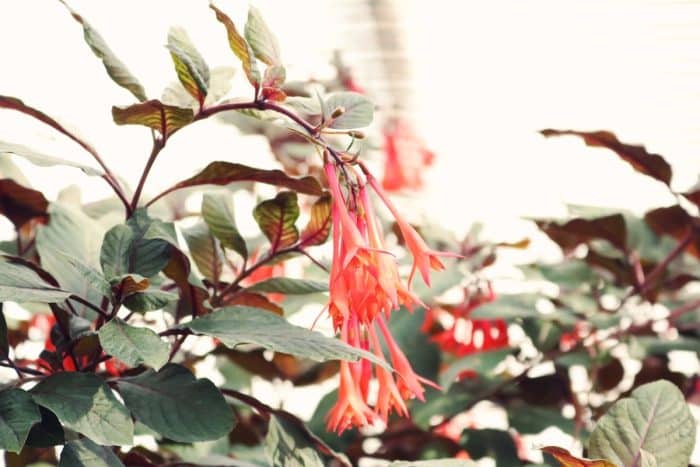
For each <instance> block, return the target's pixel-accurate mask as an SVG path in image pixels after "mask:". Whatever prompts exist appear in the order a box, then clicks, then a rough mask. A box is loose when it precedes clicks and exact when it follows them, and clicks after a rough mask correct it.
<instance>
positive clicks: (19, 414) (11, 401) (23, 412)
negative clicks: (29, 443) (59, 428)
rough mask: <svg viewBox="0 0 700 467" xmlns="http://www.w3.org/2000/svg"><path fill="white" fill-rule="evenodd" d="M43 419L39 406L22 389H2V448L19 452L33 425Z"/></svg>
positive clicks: (0, 419) (0, 424)
mask: <svg viewBox="0 0 700 467" xmlns="http://www.w3.org/2000/svg"><path fill="white" fill-rule="evenodd" d="M40 419H41V416H40V415H39V407H37V405H36V404H34V402H33V401H32V397H31V396H30V395H29V393H27V392H26V391H22V390H21V389H6V390H4V391H0V448H1V449H6V450H8V451H11V452H19V451H21V450H22V446H24V442H25V441H26V440H27V436H28V435H29V430H30V429H31V427H32V426H33V425H34V424H35V423H36V422H38V421H39V420H40Z"/></svg>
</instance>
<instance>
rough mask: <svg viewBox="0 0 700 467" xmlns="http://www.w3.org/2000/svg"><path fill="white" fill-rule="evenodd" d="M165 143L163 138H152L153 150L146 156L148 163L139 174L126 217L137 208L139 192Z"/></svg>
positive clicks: (141, 190)
mask: <svg viewBox="0 0 700 467" xmlns="http://www.w3.org/2000/svg"><path fill="white" fill-rule="evenodd" d="M165 141H166V140H165V137H163V138H157V137H156V136H154V137H153V148H152V149H151V154H150V155H149V156H148V161H147V162H146V167H145V168H144V169H143V174H141V178H140V179H139V184H138V185H137V187H136V191H135V192H134V197H133V198H132V199H131V207H130V212H129V215H128V217H131V215H132V214H133V213H134V212H135V211H136V209H137V208H138V207H139V199H140V198H141V192H143V187H144V185H145V184H146V179H147V178H148V174H149V173H150V172H151V168H152V167H153V164H154V163H155V161H156V158H157V157H158V154H160V151H161V150H162V149H163V148H164V147H165ZM149 204H150V203H149Z"/></svg>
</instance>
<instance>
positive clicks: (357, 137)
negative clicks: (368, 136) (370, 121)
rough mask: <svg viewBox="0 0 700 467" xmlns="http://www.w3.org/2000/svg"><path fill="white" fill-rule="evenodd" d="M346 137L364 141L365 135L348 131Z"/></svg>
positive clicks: (355, 131)
mask: <svg viewBox="0 0 700 467" xmlns="http://www.w3.org/2000/svg"><path fill="white" fill-rule="evenodd" d="M348 136H351V137H353V138H355V139H365V134H364V133H363V132H361V131H357V130H350V131H348Z"/></svg>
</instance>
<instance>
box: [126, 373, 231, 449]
mask: <svg viewBox="0 0 700 467" xmlns="http://www.w3.org/2000/svg"><path fill="white" fill-rule="evenodd" d="M117 386H118V387H119V391H120V392H121V394H122V396H123V397H124V402H125V403H126V405H127V407H129V409H130V410H131V412H132V413H133V414H134V417H136V419H137V420H139V421H140V422H141V423H143V424H144V425H146V426H147V427H149V428H151V429H153V430H155V431H156V432H158V433H160V434H161V435H163V436H164V437H166V438H170V439H172V440H173V441H178V442H183V443H191V442H195V441H207V440H213V439H218V438H221V437H222V436H225V435H227V434H228V433H229V432H230V431H231V429H232V428H233V413H232V412H231V409H230V408H229V407H228V405H227V404H226V401H225V400H224V397H223V396H222V395H221V393H220V392H219V390H218V389H217V388H216V386H214V384H213V383H212V382H211V381H209V380H208V379H195V377H194V375H192V373H190V372H189V370H187V369H186V368H184V367H182V366H180V365H175V364H173V363H169V364H167V365H165V366H164V367H163V368H161V369H160V371H158V372H154V371H153V370H148V371H146V372H144V373H142V374H140V375H138V376H134V377H132V378H122V379H120V380H119V382H118V383H117Z"/></svg>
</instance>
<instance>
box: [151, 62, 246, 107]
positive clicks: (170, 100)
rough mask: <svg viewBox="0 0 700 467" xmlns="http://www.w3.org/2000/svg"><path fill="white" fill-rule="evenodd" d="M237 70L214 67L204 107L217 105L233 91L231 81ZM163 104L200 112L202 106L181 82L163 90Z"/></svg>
mask: <svg viewBox="0 0 700 467" xmlns="http://www.w3.org/2000/svg"><path fill="white" fill-rule="evenodd" d="M234 73H235V70H234V69H233V68H231V67H227V66H221V67H214V68H212V69H211V71H210V72H209V75H210V76H209V86H208V88H207V96H206V98H205V99H204V107H208V106H211V105H213V104H216V103H217V102H219V101H220V100H221V98H223V97H224V96H225V95H226V94H228V92H229V91H230V90H231V80H232V78H233V75H234ZM161 102H163V104H167V105H174V106H176V107H189V108H191V109H192V110H193V111H195V112H198V111H199V109H200V106H201V104H200V103H199V101H198V100H197V98H196V96H195V97H192V96H191V95H190V93H189V92H188V91H187V90H186V89H185V87H184V86H183V85H182V83H180V81H174V82H172V83H170V84H169V85H168V86H166V88H165V89H164V90H163V94H162V96H161Z"/></svg>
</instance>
